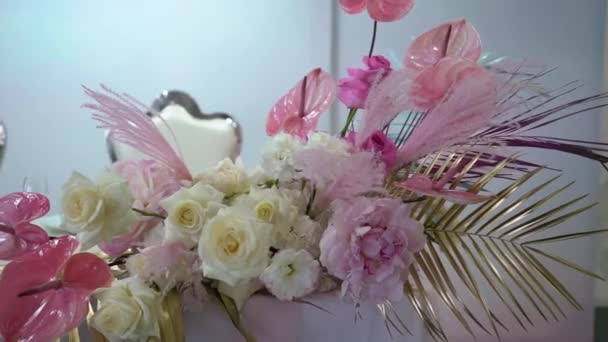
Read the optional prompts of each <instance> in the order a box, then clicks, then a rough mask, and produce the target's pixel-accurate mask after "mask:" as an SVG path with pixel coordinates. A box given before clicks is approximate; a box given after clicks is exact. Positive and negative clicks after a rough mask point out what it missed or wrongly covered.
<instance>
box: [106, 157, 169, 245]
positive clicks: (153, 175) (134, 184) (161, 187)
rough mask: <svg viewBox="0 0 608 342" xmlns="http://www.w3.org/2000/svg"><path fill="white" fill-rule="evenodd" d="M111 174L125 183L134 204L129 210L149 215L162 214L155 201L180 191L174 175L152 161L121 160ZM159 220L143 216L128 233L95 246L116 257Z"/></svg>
mask: <svg viewBox="0 0 608 342" xmlns="http://www.w3.org/2000/svg"><path fill="white" fill-rule="evenodd" d="M113 169H114V171H116V173H118V174H119V175H120V176H121V177H123V178H124V179H126V180H127V183H128V184H129V190H130V191H131V194H132V195H133V198H134V199H135V201H134V202H133V207H134V208H137V209H141V210H144V211H147V212H150V213H157V214H163V213H164V210H163V209H162V208H161V206H160V204H159V202H160V201H161V200H162V199H164V198H166V197H168V196H170V195H172V194H173V193H174V192H176V191H177V190H179V189H180V183H179V181H178V180H177V176H176V174H175V172H174V171H173V170H171V169H169V168H167V167H165V166H163V165H162V164H160V163H159V162H157V161H154V160H148V159H146V160H125V161H120V162H118V163H116V164H114V165H113ZM160 222H161V221H160V220H159V219H157V218H154V217H143V216H142V218H141V220H140V221H138V222H135V223H133V224H132V225H131V227H130V229H129V232H128V233H126V234H123V235H119V236H116V237H114V238H112V239H111V240H110V241H108V242H105V243H102V244H101V245H100V246H99V247H100V248H101V249H102V250H103V251H104V252H106V253H108V254H109V255H110V256H117V255H120V254H121V253H122V252H124V251H125V250H127V249H128V248H129V247H132V246H134V245H135V244H136V243H137V242H138V241H140V240H142V239H143V237H144V235H145V233H147V232H148V231H149V230H150V229H152V228H154V227H155V226H156V225H158V224H159V223H160Z"/></svg>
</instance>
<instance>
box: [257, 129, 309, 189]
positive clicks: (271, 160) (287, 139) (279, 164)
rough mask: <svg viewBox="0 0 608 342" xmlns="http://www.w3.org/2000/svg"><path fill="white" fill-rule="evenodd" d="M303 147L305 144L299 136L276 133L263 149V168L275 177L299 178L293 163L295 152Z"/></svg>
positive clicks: (281, 178) (282, 178)
mask: <svg viewBox="0 0 608 342" xmlns="http://www.w3.org/2000/svg"><path fill="white" fill-rule="evenodd" d="M303 147H304V144H303V143H302V141H301V140H300V139H299V138H298V137H294V136H292V135H289V134H286V133H279V134H277V135H275V136H274V137H272V139H270V141H269V142H268V143H266V145H265V146H264V147H263V149H262V168H263V169H264V170H265V171H266V172H267V173H268V174H269V175H271V176H272V177H274V178H275V179H279V180H291V179H294V178H298V177H297V172H296V169H295V167H294V165H293V154H294V153H295V152H297V151H299V150H301V149H302V148H303Z"/></svg>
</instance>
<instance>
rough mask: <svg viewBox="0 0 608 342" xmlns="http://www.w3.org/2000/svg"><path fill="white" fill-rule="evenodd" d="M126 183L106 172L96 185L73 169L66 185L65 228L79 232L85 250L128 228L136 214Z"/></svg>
mask: <svg viewBox="0 0 608 342" xmlns="http://www.w3.org/2000/svg"><path fill="white" fill-rule="evenodd" d="M132 204H133V196H131V192H130V191H129V188H128V185H127V182H126V181H125V180H124V179H122V178H121V177H119V176H118V175H117V174H115V173H106V174H105V175H104V176H103V177H102V178H101V179H100V180H99V182H98V183H97V184H95V183H93V182H92V181H91V180H90V179H88V178H86V177H85V176H83V175H81V174H80V173H78V172H73V173H72V176H71V177H70V179H69V180H68V182H67V183H66V184H65V185H64V187H63V196H62V211H63V228H64V229H66V230H67V231H69V232H72V233H75V234H78V238H79V240H80V242H81V247H82V249H83V250H88V249H89V248H91V247H93V246H94V245H96V244H98V243H100V242H103V241H107V240H109V239H111V238H112V237H114V236H116V235H121V234H124V233H126V232H128V231H129V226H130V225H131V223H133V222H135V221H137V215H136V214H135V213H134V212H133V211H132V210H131V205H132Z"/></svg>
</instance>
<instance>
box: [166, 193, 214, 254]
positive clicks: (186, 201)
mask: <svg viewBox="0 0 608 342" xmlns="http://www.w3.org/2000/svg"><path fill="white" fill-rule="evenodd" d="M223 199H224V194H223V193H221V192H219V191H218V190H216V189H215V188H214V187H212V186H210V185H209V184H204V183H201V182H199V183H196V184H195V185H194V186H193V187H191V188H182V189H180V190H179V191H177V192H176V193H174V194H173V195H171V196H169V197H167V198H165V199H163V200H162V201H160V205H161V207H162V208H163V209H165V211H166V212H167V219H166V220H165V237H164V240H165V241H182V242H184V243H185V244H186V245H188V246H189V247H191V246H194V245H196V243H197V242H198V240H199V238H200V234H201V230H202V228H203V226H204V225H205V222H206V221H207V220H208V219H209V218H211V217H213V215H215V214H216V213H217V212H218V210H219V209H220V208H221V207H222V206H223V205H222V200H223Z"/></svg>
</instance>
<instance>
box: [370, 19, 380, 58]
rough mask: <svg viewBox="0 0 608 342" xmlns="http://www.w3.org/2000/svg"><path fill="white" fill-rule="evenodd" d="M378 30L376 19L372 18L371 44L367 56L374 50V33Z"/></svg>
mask: <svg viewBox="0 0 608 342" xmlns="http://www.w3.org/2000/svg"><path fill="white" fill-rule="evenodd" d="M377 32H378V21H376V20H374V29H373V31H372V44H371V46H370V47H369V54H368V56H369V57H371V56H372V53H373V52H374V45H376V33H377Z"/></svg>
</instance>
